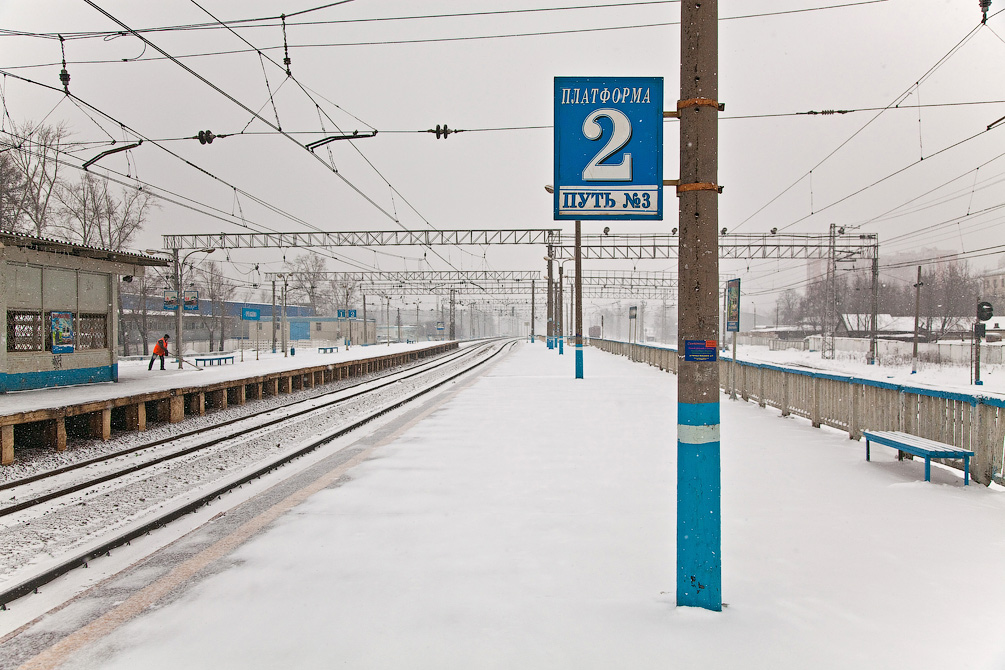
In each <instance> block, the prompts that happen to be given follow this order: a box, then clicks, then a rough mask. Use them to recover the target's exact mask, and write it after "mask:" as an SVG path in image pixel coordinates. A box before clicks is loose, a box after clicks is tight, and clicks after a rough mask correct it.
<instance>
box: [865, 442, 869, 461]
mask: <svg viewBox="0 0 1005 670" xmlns="http://www.w3.org/2000/svg"><path fill="white" fill-rule="evenodd" d="M865 460H867V461H868V460H869V440H868V439H867V440H866V441H865Z"/></svg>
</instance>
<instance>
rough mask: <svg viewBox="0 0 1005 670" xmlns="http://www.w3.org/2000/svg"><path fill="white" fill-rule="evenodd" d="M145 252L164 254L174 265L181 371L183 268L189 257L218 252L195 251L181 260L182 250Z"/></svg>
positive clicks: (176, 340)
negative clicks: (169, 257)
mask: <svg viewBox="0 0 1005 670" xmlns="http://www.w3.org/2000/svg"><path fill="white" fill-rule="evenodd" d="M144 251H145V252H146V253H148V254H162V255H165V256H171V260H172V262H173V263H174V290H175V293H176V294H177V298H176V300H177V309H176V311H175V319H174V327H175V343H174V350H175V358H177V360H178V369H179V370H181V369H182V366H183V362H182V345H181V343H182V333H183V332H184V329H183V328H182V325H183V324H182V319H183V318H184V314H183V312H184V311H185V305H184V302H185V301H184V298H183V292H182V284H181V268H182V266H183V265H184V264H185V261H186V260H188V257H189V256H191V255H193V254H211V253H213V252H214V251H216V249H214V248H212V247H206V248H204V249H194V250H192V251H190V252H188V253H187V254H185V255H184V256H181V257H180V259H179V253H180V251H181V250H180V249H172V250H171V251H162V250H161V249H144Z"/></svg>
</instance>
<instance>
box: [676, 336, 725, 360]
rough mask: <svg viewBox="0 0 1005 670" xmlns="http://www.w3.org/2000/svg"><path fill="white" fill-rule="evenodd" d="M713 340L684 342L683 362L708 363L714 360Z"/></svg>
mask: <svg viewBox="0 0 1005 670" xmlns="http://www.w3.org/2000/svg"><path fill="white" fill-rule="evenodd" d="M717 351H718V348H717V347H716V341H715V340H684V360H685V361H698V362H703V363H708V362H712V361H715V360H716V352H717Z"/></svg>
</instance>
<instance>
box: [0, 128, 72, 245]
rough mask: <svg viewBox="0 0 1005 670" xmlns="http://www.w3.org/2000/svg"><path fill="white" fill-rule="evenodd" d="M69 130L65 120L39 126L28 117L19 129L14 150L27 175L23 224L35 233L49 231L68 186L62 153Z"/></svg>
mask: <svg viewBox="0 0 1005 670" xmlns="http://www.w3.org/2000/svg"><path fill="white" fill-rule="evenodd" d="M69 134H70V133H69V131H68V129H67V127H66V126H65V125H63V124H59V125H56V126H47V125H38V126H36V125H34V124H33V123H32V122H30V121H26V122H24V123H23V124H22V125H21V126H20V127H19V128H17V129H16V135H17V137H18V141H17V142H16V144H14V146H13V147H12V151H11V154H12V160H13V162H14V164H15V165H16V166H17V168H18V170H20V172H21V174H22V175H23V176H24V178H25V189H24V192H23V193H22V198H21V202H20V205H19V207H20V212H21V218H22V224H23V226H24V228H25V230H26V231H27V232H29V233H30V234H32V235H35V236H39V237H40V236H42V235H45V234H46V233H47V232H48V231H49V230H50V229H51V228H52V227H53V226H54V225H55V223H56V216H57V214H56V211H55V210H56V207H55V205H56V204H57V200H58V198H57V193H58V192H59V190H60V189H61V188H62V187H63V186H64V184H63V182H62V176H61V174H60V167H61V166H60V163H59V154H60V153H61V152H62V151H63V150H64V147H65V144H66V138H67V137H68V136H69Z"/></svg>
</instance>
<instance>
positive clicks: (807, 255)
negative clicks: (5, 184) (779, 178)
mask: <svg viewBox="0 0 1005 670" xmlns="http://www.w3.org/2000/svg"><path fill="white" fill-rule="evenodd" d="M163 240H164V248H165V249H205V248H210V247H212V248H214V249H262V248H290V247H384V246H423V247H431V246H484V245H490V244H504V245H513V244H536V245H545V246H549V247H551V250H552V257H553V258H555V259H556V260H569V259H572V258H573V257H574V255H575V243H574V240H573V237H572V236H571V235H569V234H563V233H562V231H560V230H548V229H522V230H520V229H515V230H394V231H355V232H318V233H233V234H231V233H219V234H216V235H164V236H163ZM678 243H679V239H678V237H677V235H653V234H627V233H623V234H613V235H583V236H582V252H583V258H585V259H608V260H646V259H649V260H653V259H661V260H663V259H672V258H677V247H678ZM830 244H831V237H830V235H826V234H824V235H768V234H753V235H744V234H736V235H720V236H719V257H720V258H733V259H745V260H754V259H797V260H799V259H803V260H806V259H819V258H828V257H829V251H830ZM834 246H835V254H836V257H837V260H838V261H852V260H859V259H861V260H869V259H873V258H875V257H876V256H877V255H878V253H879V238H878V237H877V236H876V235H875V234H861V235H837V236H835V238H834Z"/></svg>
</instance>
